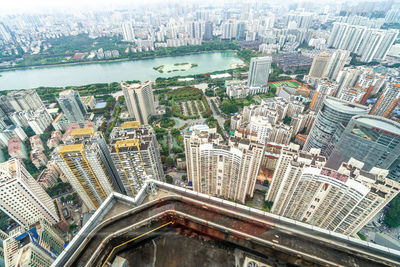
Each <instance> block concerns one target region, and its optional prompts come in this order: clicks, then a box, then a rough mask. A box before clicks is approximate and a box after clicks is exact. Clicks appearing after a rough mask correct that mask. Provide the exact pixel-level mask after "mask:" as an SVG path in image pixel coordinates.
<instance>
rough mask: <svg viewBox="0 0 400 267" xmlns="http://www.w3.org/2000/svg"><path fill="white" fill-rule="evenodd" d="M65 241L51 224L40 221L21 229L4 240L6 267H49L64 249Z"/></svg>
mask: <svg viewBox="0 0 400 267" xmlns="http://www.w3.org/2000/svg"><path fill="white" fill-rule="evenodd" d="M64 243H65V242H64V240H63V238H62V237H61V235H60V234H59V233H58V232H57V230H56V229H54V228H53V227H52V226H51V224H50V223H49V222H48V221H47V220H45V219H40V220H38V221H37V222H36V223H34V224H32V225H30V226H29V228H23V227H21V228H19V229H17V231H15V232H13V233H12V234H11V235H10V236H9V237H8V238H7V239H6V240H4V242H3V245H4V252H5V253H4V261H5V266H7V267H14V266H37V267H49V266H50V265H51V264H52V263H53V262H54V260H55V259H56V258H57V257H58V256H59V255H60V254H61V252H62V250H63V249H64Z"/></svg>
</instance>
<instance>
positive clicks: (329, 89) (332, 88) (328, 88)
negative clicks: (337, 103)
mask: <svg viewBox="0 0 400 267" xmlns="http://www.w3.org/2000/svg"><path fill="white" fill-rule="evenodd" d="M336 90H337V84H336V83H332V82H328V81H327V80H319V81H318V85H317V88H316V90H315V91H314V95H313V98H312V100H311V104H310V109H311V110H312V111H315V112H318V111H319V110H320V109H321V107H322V104H323V102H324V100H325V98H326V97H327V96H332V95H334V94H335V92H336Z"/></svg>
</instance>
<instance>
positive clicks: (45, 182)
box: [37, 168, 59, 189]
mask: <svg viewBox="0 0 400 267" xmlns="http://www.w3.org/2000/svg"><path fill="white" fill-rule="evenodd" d="M58 177H59V175H58V173H57V172H56V171H55V170H54V169H51V168H46V169H44V170H43V171H42V172H41V173H40V174H39V175H38V177H37V181H38V183H39V184H40V186H41V187H43V189H47V188H49V187H52V186H54V185H56V184H57V180H58Z"/></svg>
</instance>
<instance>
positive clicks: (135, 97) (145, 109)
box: [121, 81, 156, 124]
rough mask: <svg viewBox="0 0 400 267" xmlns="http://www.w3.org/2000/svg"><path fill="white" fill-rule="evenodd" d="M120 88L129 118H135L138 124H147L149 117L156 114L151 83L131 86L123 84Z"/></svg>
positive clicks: (132, 84)
mask: <svg viewBox="0 0 400 267" xmlns="http://www.w3.org/2000/svg"><path fill="white" fill-rule="evenodd" d="M121 87H122V91H123V92H124V96H125V101H126V105H127V107H128V112H129V116H130V117H131V118H135V119H136V120H137V121H139V122H140V124H148V119H149V117H150V116H151V115H154V114H156V110H155V104H154V97H153V89H152V88H151V82H150V81H147V82H144V83H131V84H128V83H125V82H123V83H121Z"/></svg>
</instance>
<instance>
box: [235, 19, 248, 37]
mask: <svg viewBox="0 0 400 267" xmlns="http://www.w3.org/2000/svg"><path fill="white" fill-rule="evenodd" d="M236 27H237V28H236V38H235V39H236V41H243V40H245V39H246V23H244V22H239V23H238V24H237V25H236Z"/></svg>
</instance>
